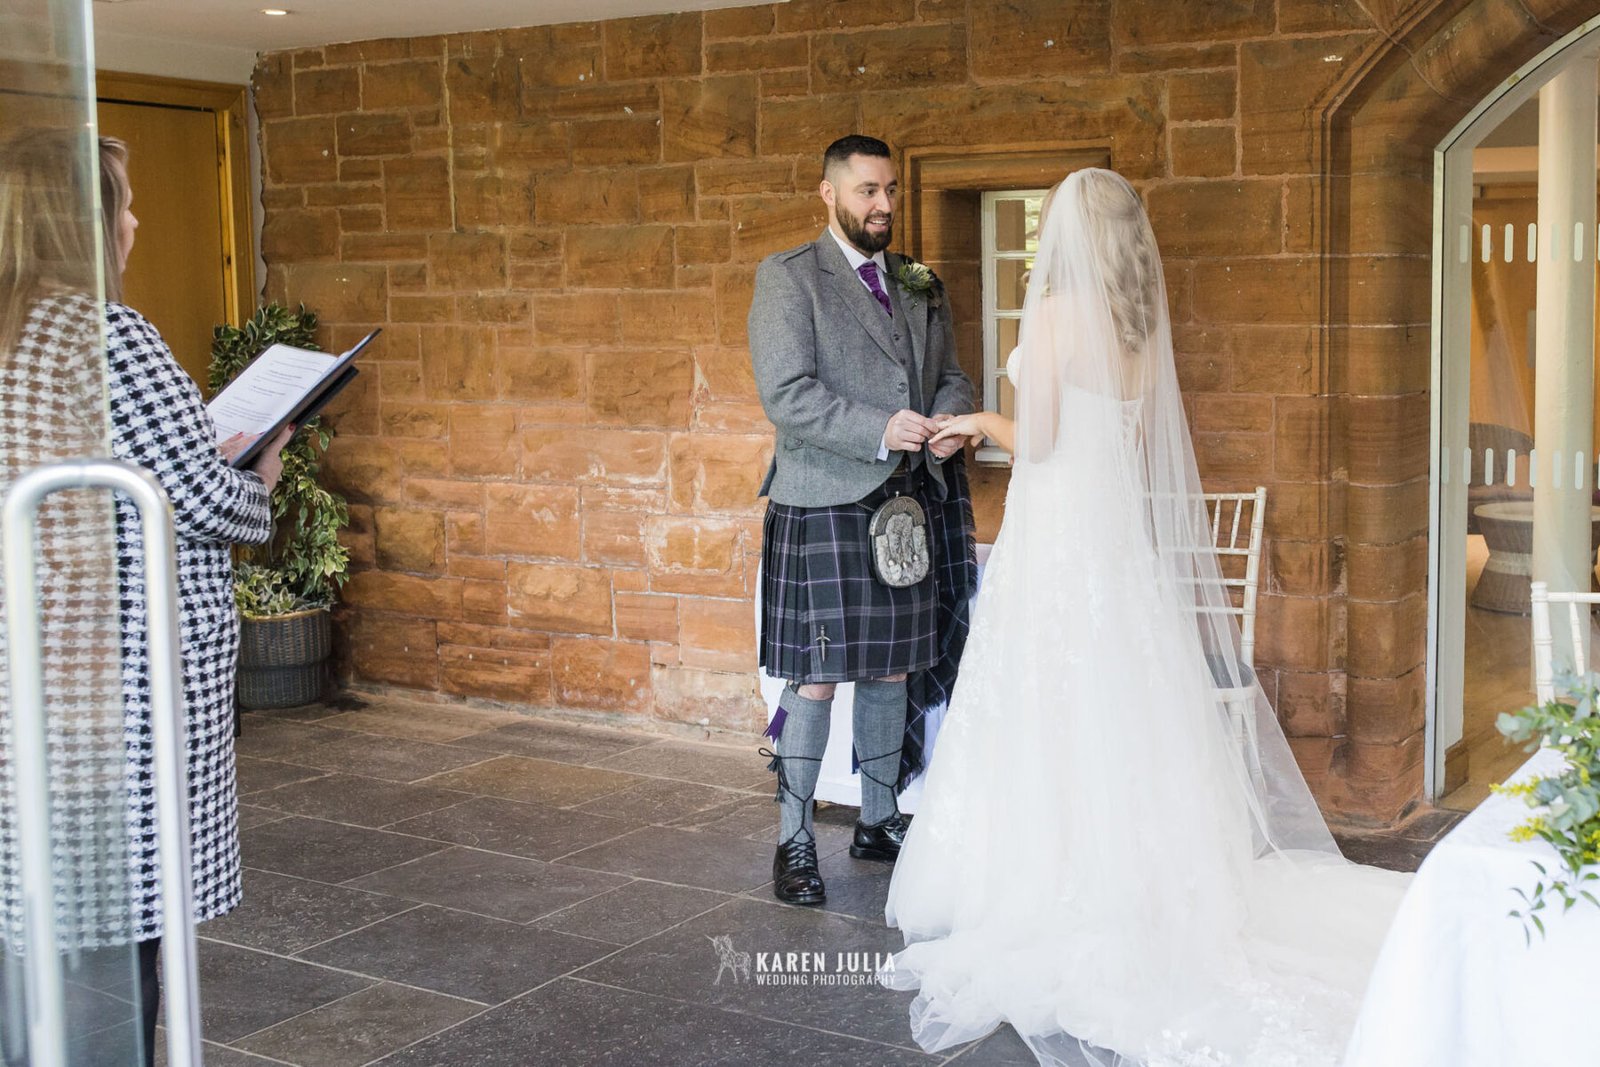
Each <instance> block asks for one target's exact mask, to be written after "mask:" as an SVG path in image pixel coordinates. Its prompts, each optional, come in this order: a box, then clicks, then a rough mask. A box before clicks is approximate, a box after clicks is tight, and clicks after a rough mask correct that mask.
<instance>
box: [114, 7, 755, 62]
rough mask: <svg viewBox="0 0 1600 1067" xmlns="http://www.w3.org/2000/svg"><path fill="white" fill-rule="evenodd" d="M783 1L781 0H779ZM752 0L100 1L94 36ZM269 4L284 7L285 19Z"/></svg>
mask: <svg viewBox="0 0 1600 1067" xmlns="http://www.w3.org/2000/svg"><path fill="white" fill-rule="evenodd" d="M779 2H782V0H779ZM750 3H751V0H94V25H95V34H96V36H97V37H98V36H100V35H102V34H110V35H114V36H117V37H125V38H145V39H156V40H162V41H170V42H175V43H183V44H192V45H202V46H213V47H221V48H227V49H236V50H243V51H248V52H271V51H276V50H278V49H282V48H301V47H306V46H315V45H323V44H334V43H336V42H341V41H365V40H371V39H373V38H377V37H427V36H431V35H433V34H438V33H458V32H462V31H466V30H489V29H504V28H506V27H510V26H538V25H548V24H554V23H560V22H594V21H597V20H600V19H613V18H628V17H630V16H634V15H659V14H664V13H667V12H674V11H709V10H712V9H714V8H722V7H745V6H748V5H749V4H750ZM264 7H281V8H286V9H287V10H288V11H289V12H290V14H288V15H286V16H281V17H273V16H271V15H263V14H261V9H262V8H264Z"/></svg>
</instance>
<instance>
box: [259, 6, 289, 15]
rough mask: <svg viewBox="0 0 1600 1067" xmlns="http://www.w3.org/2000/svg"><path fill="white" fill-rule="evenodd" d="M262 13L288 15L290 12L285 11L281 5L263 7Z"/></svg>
mask: <svg viewBox="0 0 1600 1067" xmlns="http://www.w3.org/2000/svg"><path fill="white" fill-rule="evenodd" d="M261 13H262V14H263V15H287V14H288V12H287V11H285V10H284V9H283V8H281V7H264V8H262V9H261Z"/></svg>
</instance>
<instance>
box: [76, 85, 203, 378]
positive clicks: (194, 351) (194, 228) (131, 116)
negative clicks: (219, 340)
mask: <svg viewBox="0 0 1600 1067" xmlns="http://www.w3.org/2000/svg"><path fill="white" fill-rule="evenodd" d="M99 115H100V132H101V133H102V134H104V135H106V136H109V137H118V138H121V139H122V140H123V141H126V142H127V144H128V181H129V183H130V184H131V185H132V187H133V213H134V215H136V216H137V217H138V219H139V230H138V234H137V236H136V238H135V240H134V244H133V254H132V255H130V256H129V257H128V269H127V272H126V273H125V274H124V275H123V292H122V301H123V303H125V304H127V305H128V306H129V307H131V308H133V309H134V310H135V311H138V312H139V313H140V314H142V315H144V316H145V318H147V319H149V320H150V321H151V322H152V323H154V324H155V327H156V329H157V330H160V331H161V336H162V337H163V338H164V339H165V340H166V342H167V344H168V345H169V346H171V348H172V352H173V355H175V356H176V357H177V359H178V362H179V363H180V364H182V366H183V368H184V370H186V371H188V372H189V373H190V375H192V376H193V377H194V378H195V380H196V381H199V382H201V383H204V382H205V379H206V365H207V363H208V362H209V361H210V358H211V330H212V328H213V327H214V326H216V325H217V324H218V323H220V322H224V321H226V320H227V318H228V311H229V308H228V306H227V293H226V289H227V286H228V284H229V281H230V261H229V239H230V227H231V225H232V222H231V220H230V219H228V218H227V217H225V216H224V188H223V180H224V177H225V176H224V174H223V172H222V170H221V169H220V168H219V160H220V158H221V153H222V146H221V145H219V143H218V130H217V115H216V112H214V111H208V110H199V109H194V108H186V107H168V106H162V105H157V104H134V103H124V102H122V101H112V100H101V101H100V106H99Z"/></svg>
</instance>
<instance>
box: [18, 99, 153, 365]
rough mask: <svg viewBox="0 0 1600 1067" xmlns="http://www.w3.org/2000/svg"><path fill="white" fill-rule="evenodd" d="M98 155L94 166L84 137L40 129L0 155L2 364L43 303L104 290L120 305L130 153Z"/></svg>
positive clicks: (106, 145)
mask: <svg viewBox="0 0 1600 1067" xmlns="http://www.w3.org/2000/svg"><path fill="white" fill-rule="evenodd" d="M97 147H98V152H97V153H96V155H95V157H93V158H91V157H90V156H89V155H88V154H87V153H85V152H84V151H83V148H84V142H83V134H82V133H81V132H80V131H75V130H67V129H36V130H27V131H24V132H23V133H21V134H19V135H17V136H16V137H14V138H12V140H11V141H9V142H8V143H7V144H6V145H5V146H4V147H3V148H0V358H4V359H9V358H10V356H11V351H12V349H13V347H14V346H15V345H16V342H17V337H18V335H19V334H20V333H21V330H22V324H23V322H24V321H25V320H26V318H27V316H28V312H29V310H30V309H31V308H32V306H33V305H34V303H35V302H37V301H38V300H39V299H40V298H41V297H43V296H45V295H47V294H49V293H53V292H77V293H89V294H93V293H95V292H96V291H97V290H99V289H101V286H102V285H103V291H104V293H105V296H106V299H108V300H118V299H121V297H122V272H121V270H120V266H119V265H120V263H121V256H120V254H119V253H120V251H121V250H120V249H119V248H118V245H117V232H118V228H119V226H118V224H119V222H120V220H121V218H122V213H123V211H124V210H126V209H127V207H128V204H129V201H130V199H131V196H132V192H131V190H130V188H129V185H128V171H127V160H128V146H127V145H125V144H124V143H123V142H121V141H119V140H117V139H115V138H113V137H102V138H100V139H99V143H98V146H97ZM95 164H98V166H96V165H95ZM97 170H98V172H99V180H98V188H99V194H100V195H99V199H100V212H99V217H98V218H95V217H93V214H92V209H91V207H90V194H91V191H92V190H94V189H95V188H96V185H95V177H94V175H95V172H96V171H97Z"/></svg>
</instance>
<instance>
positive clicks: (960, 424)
mask: <svg viewBox="0 0 1600 1067" xmlns="http://www.w3.org/2000/svg"><path fill="white" fill-rule="evenodd" d="M951 437H971V438H973V439H974V440H977V441H981V440H983V439H984V438H985V437H992V438H994V439H995V440H996V441H998V442H999V443H1000V447H1001V448H1003V449H1005V450H1006V451H1007V452H1014V451H1016V447H1017V424H1016V423H1014V422H1012V421H1011V420H1010V419H1008V418H1006V417H1005V416H1004V415H1000V414H998V413H996V412H993V411H980V412H977V413H976V414H973V415H961V416H958V417H956V418H954V419H951V420H950V421H949V422H947V423H945V424H944V427H943V429H941V430H940V431H939V432H938V433H936V434H934V436H933V439H932V440H930V441H929V442H928V443H929V444H930V445H931V444H933V443H934V442H935V441H943V440H946V439H948V438H951Z"/></svg>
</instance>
